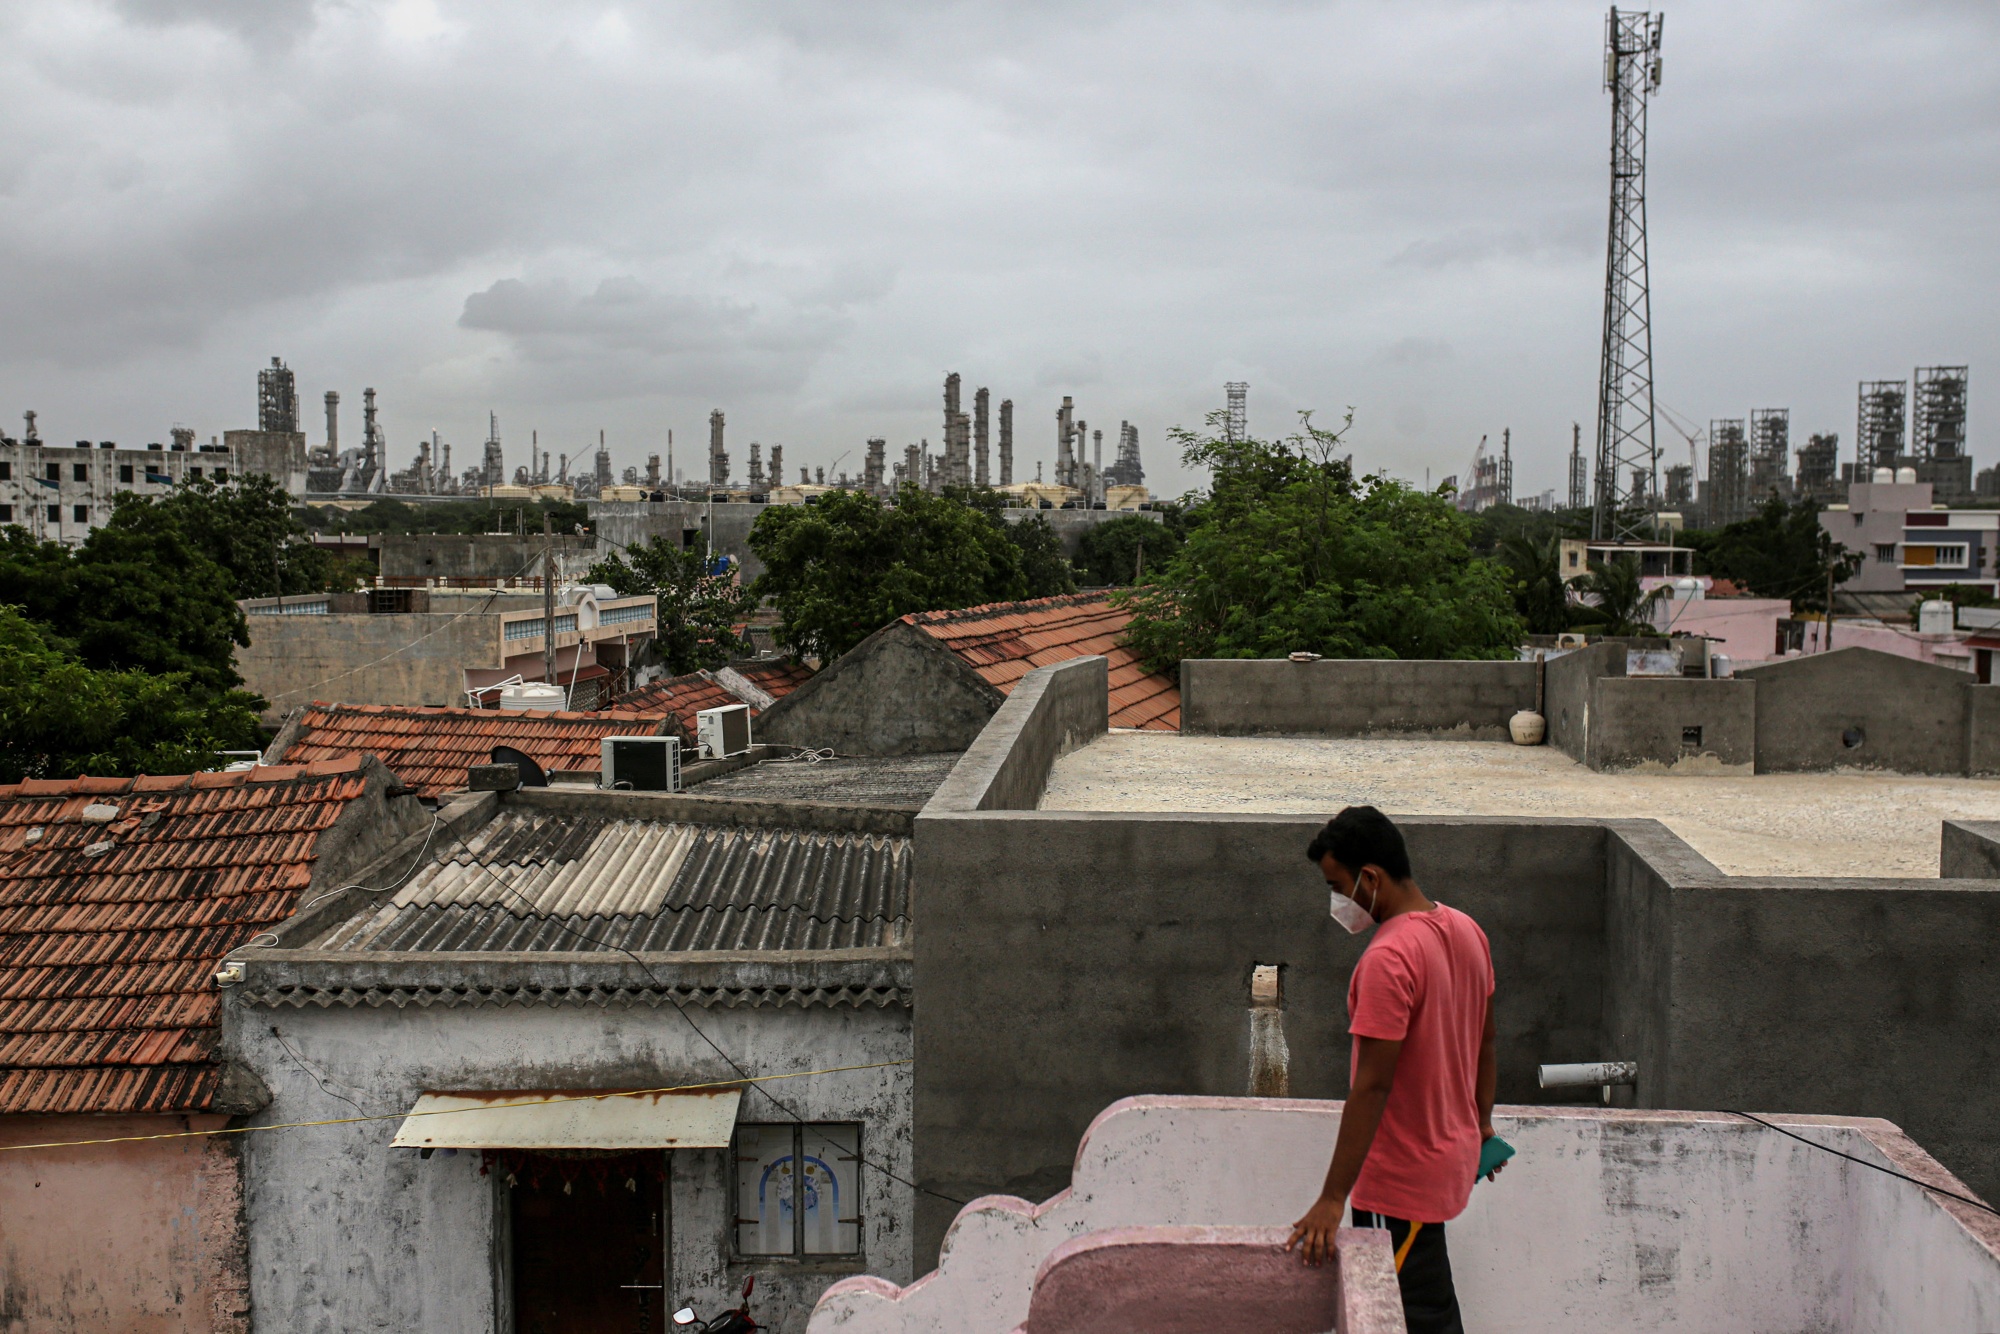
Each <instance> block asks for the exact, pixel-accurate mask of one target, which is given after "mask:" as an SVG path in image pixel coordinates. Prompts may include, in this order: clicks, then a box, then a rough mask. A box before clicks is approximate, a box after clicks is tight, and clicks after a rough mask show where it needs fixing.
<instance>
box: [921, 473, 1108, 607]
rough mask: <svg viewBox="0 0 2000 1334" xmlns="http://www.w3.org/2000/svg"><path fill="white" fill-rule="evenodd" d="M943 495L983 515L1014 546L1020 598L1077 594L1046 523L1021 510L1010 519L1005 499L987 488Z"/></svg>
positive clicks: (947, 490)
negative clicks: (1018, 573)
mask: <svg viewBox="0 0 2000 1334" xmlns="http://www.w3.org/2000/svg"><path fill="white" fill-rule="evenodd" d="M944 494H945V498H946V499H948V500H955V501H957V502H959V503H960V504H962V505H969V506H971V507H972V508H973V509H975V510H977V511H978V512H979V513H981V514H983V515H985V516H986V517H987V518H988V519H990V520H991V521H992V522H993V523H994V524H995V525H997V526H998V527H999V529H1000V531H1001V532H1003V533H1005V534H1006V535H1007V540H1008V541H1009V542H1012V543H1013V544H1014V550H1015V552H1016V553H1018V554H1019V556H1020V559H1021V579H1022V584H1023V587H1024V591H1023V592H1022V593H1021V594H1020V596H1022V597H1024V598H1052V597H1056V596H1058V595H1060V594H1063V593H1074V592H1076V571H1075V569H1073V568H1072V567H1071V565H1070V562H1069V557H1068V556H1067V555H1066V554H1064V552H1063V545H1062V539H1061V538H1060V537H1057V536H1056V530H1055V529H1053V528H1051V527H1050V526H1049V521H1048V520H1047V519H1045V518H1043V517H1042V516H1041V515H1040V514H1038V513H1028V514H1024V513H1023V512H1022V511H1020V510H1014V511H1011V513H1013V514H1014V516H1015V517H1014V518H1012V519H1009V518H1008V517H1007V515H1008V514H1009V513H1010V511H1009V510H1008V509H1007V498H1006V496H1004V495H1002V494H1001V493H1000V492H998V491H995V490H993V489H992V488H990V487H974V486H950V487H946V488H945V491H944Z"/></svg>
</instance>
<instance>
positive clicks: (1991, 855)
mask: <svg viewBox="0 0 2000 1334" xmlns="http://www.w3.org/2000/svg"><path fill="white" fill-rule="evenodd" d="M1938 843H1939V846H1938V874H1939V875H1940V876H1942V877H1944V878H1945V879H1947V880H2000V820H1946V821H1945V822H1944V828H1943V830H1942V831H1941V833H1940V836H1939V840H1938Z"/></svg>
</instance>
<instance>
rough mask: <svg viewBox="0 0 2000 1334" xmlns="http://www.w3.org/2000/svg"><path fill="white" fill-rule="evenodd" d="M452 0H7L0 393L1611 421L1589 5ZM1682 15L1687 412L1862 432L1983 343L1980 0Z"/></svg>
mask: <svg viewBox="0 0 2000 1334" xmlns="http://www.w3.org/2000/svg"><path fill="white" fill-rule="evenodd" d="M434 8H435V12H436V17H437V20H438V21H437V22H436V23H435V24H427V23H426V22H424V21H422V20H424V18H425V14H426V12H427V11H426V10H425V8H424V6H421V5H406V4H397V3H392V0H324V2H323V3H320V4H318V5H313V4H309V3H306V2H305V0H14V3H12V4H9V5H6V6H0V201H4V207H0V310H5V311H6V312H7V313H8V317H9V318H7V319H6V320H4V321H0V400H4V401H0V419H5V420H13V419H14V418H15V414H16V413H17V412H18V411H19V410H20V409H21V408H23V407H28V406H33V407H37V408H39V409H41V410H42V412H43V420H44V422H45V423H46V424H47V425H48V426H49V427H50V428H51V430H56V429H57V423H58V422H63V423H67V424H66V425H64V426H63V427H62V428H61V430H60V431H58V434H68V435H70V436H72V437H82V436H86V435H87V436H91V437H93V438H157V436H158V435H159V434H160V432H161V429H162V427H161V423H162V422H164V421H170V420H172V419H175V418H178V419H181V420H184V421H186V422H188V423H189V424H190V425H194V426H195V427H196V428H197V429H198V430H200V431H201V432H202V433H203V434H204V436H205V435H206V434H208V433H210V432H213V431H216V430H221V429H226V428H228V427H231V426H237V425H242V424H244V421H245V415H246V413H247V412H248V410H249V405H251V404H253V403H254V399H253V398H252V390H253V389H254V380H253V379H252V378H251V377H252V375H253V373H254V370H255V368H256V366H257V365H258V364H259V363H260V362H261V361H262V360H263V359H264V358H266V357H268V356H270V355H272V354H273V353H278V354H282V355H286V356H287V357H289V358H290V359H291V361H292V363H293V365H294V367H295V368H296V369H298V370H299V372H300V374H301V377H302V381H303V383H302V387H304V386H305V385H313V386H320V385H324V386H325V387H341V388H344V389H349V390H355V389H358V387H359V386H360V385H361V384H363V383H374V384H376V385H377V387H378V388H379V389H380V390H381V392H382V394H383V396H384V400H385V401H386V402H391V403H393V404H395V405H396V411H397V414H398V415H397V418H396V420H398V421H403V420H407V421H411V422H419V421H421V422H425V423H437V424H439V425H440V426H441V428H443V429H446V430H447V431H448V432H452V431H455V432H456V433H457V435H458V436H459V437H460V438H467V439H477V438H478V437H479V432H480V431H481V430H482V429H483V425H484V411H485V409H486V407H487V406H489V405H493V406H496V407H497V408H498V409H499V410H500V411H501V412H502V414H503V417H504V418H506V419H508V420H513V421H519V422H521V423H523V424H524V425H525V424H526V423H530V422H533V423H538V424H539V425H540V426H541V427H542V428H543V429H544V432H545V436H546V435H547V434H548V433H549V432H557V433H561V432H566V431H570V430H575V431H576V432H578V433H579V434H578V436H577V438H578V439H584V438H586V436H585V435H584V434H582V433H583V432H586V431H587V432H588V436H587V438H589V439H593V440H594V439H595V433H596V430H597V429H598V428H599V427H600V426H601V427H603V428H605V429H607V430H608V431H609V432H610V437H611V439H612V440H614V441H625V442H630V443H629V444H622V445H619V446H617V447H618V448H627V449H631V450H635V451H641V452H640V454H639V457H638V458H624V459H622V460H621V461H622V462H639V461H642V460H643V451H644V450H645V448H646V447H647V446H646V442H647V441H648V440H650V439H652V438H653V437H654V436H658V435H662V434H663V433H664V431H665V430H666V429H668V428H678V429H679V431H681V432H682V433H683V434H682V436H681V437H680V438H682V439H687V438H690V437H689V435H688V434H687V433H690V432H691V433H693V435H694V436H696V437H698V435H699V432H700V430H701V422H702V421H703V419H704V418H705V416H706V413H707V411H708V409H709V408H710V407H713V406H723V407H725V408H726V409H727V410H728V411H729V413H730V421H731V424H732V429H734V428H735V427H736V426H737V425H738V424H739V423H740V424H741V425H742V427H743V429H745V430H748V431H751V432H754V433H759V434H761V435H762V437H763V438H765V439H773V438H782V439H784V440H785V441H786V442H787V449H786V452H787V457H788V459H789V460H793V461H796V462H798V463H802V464H814V463H820V462H827V461H830V460H831V459H832V458H833V457H834V456H836V455H838V454H839V453H840V452H841V451H842V450H844V449H848V448H851V447H853V446H854V444H855V443H856V442H857V441H860V440H865V439H866V438H867V437H868V436H870V435H885V436H887V437H889V438H890V439H892V440H901V439H911V440H914V439H917V438H919V437H920V436H923V435H929V436H931V437H932V438H933V439H934V440H935V438H936V437H937V434H938V429H937V422H936V420H935V418H936V416H937V385H936V380H937V379H938V378H939V374H940V372H941V370H943V369H945V368H955V369H959V370H961V371H963V372H964V373H965V374H966V376H967V377H968V381H969V382H971V383H974V384H987V385H990V386H991V387H992V388H993V391H994V394H995V395H996V397H1011V398H1013V399H1014V400H1015V403H1016V412H1017V418H1018V420H1019V421H1020V422H1022V423H1023V426H1022V430H1021V440H1022V442H1023V444H1022V450H1023V458H1024V459H1025V460H1027V461H1028V463H1029V465H1030V466H1026V467H1024V468H1023V472H1024V473H1027V474H1029V475H1031V474H1032V467H1031V464H1032V461H1033V460H1034V459H1035V458H1046V457H1048V455H1049V452H1050V451H1051V450H1052V448H1053V445H1052V431H1051V430H1050V429H1049V428H1048V425H1047V423H1048V421H1049V419H1050V413H1052V411H1053V408H1054V405H1055V400H1056V398H1057V397H1058V396H1059V395H1060V394H1062V393H1065V392H1071V391H1072V390H1076V389H1082V388H1085V387H1087V389H1088V395H1089V397H1090V400H1091V403H1092V407H1091V412H1090V416H1091V418H1092V420H1093V421H1095V420H1098V419H1099V418H1102V419H1104V420H1107V421H1115V420H1118V419H1130V420H1132V421H1134V422H1135V423H1136V424H1137V425H1139V427H1140V429H1141V434H1142V439H1143V440H1145V441H1146V442H1147V447H1148V450H1149V453H1148V461H1147V467H1148V472H1149V474H1150V475H1151V476H1153V477H1155V478H1157V480H1158V481H1159V484H1160V489H1161V490H1162V491H1163V492H1167V493H1174V492H1178V491H1179V490H1180V489H1181V488H1182V487H1183V486H1184V485H1187V484H1189V483H1192V482H1194V481H1196V480H1198V479H1196V478H1194V477H1192V476H1189V475H1187V474H1185V473H1184V472H1182V471H1181V470H1180V469H1179V468H1178V466H1177V464H1176V463H1175V462H1174V461H1173V460H1172V459H1170V458H1168V457H1166V455H1167V453H1168V451H1167V449H1166V448H1165V444H1164V442H1165V428H1166V427H1167V426H1169V425H1172V424H1173V423H1175V422H1177V421H1179V422H1193V421H1196V420H1198V416H1197V410H1203V409H1204V405H1207V406H1219V404H1220V400H1221V388H1220V380H1221V379H1223V378H1231V376H1230V375H1228V374H1224V373H1223V372H1224V369H1225V368H1228V367H1244V368H1252V369H1248V370H1246V371H1245V372H1244V375H1245V376H1246V377H1247V378H1248V379H1250V380H1251V382H1252V384H1253V389H1252V413H1253V418H1254V419H1255V420H1258V421H1262V422H1265V423H1267V424H1269V423H1288V422H1290V421H1291V420H1292V419H1293V413H1294V412H1295V410H1297V409H1298V408H1301V407H1318V408H1320V409H1321V410H1322V416H1327V415H1330V414H1331V413H1332V412H1333V411H1335V410H1336V409H1337V408H1339V407H1341V406H1343V405H1345V404H1347V403H1354V404H1356V405H1357V407H1358V408H1359V415H1358V418H1357V424H1356V427H1355V431H1354V436H1353V443H1354V445H1355V448H1356V450H1357V457H1358V458H1361V459H1365V460H1367V461H1369V462H1370V464H1371V466H1374V465H1377V464H1379V465H1382V466H1388V467H1391V468H1395V469H1400V470H1402V471H1403V472H1405V473H1406V475H1420V474H1421V471H1422V469H1423V468H1424V467H1427V466H1428V467H1432V468H1434V470H1435V471H1436V472H1437V473H1438V474H1440V475H1441V474H1442V473H1444V472H1451V471H1458V470H1460V469H1462V467H1463V464H1464V459H1465V458H1466V457H1468V456H1469V454H1470V450H1471V448H1472V445H1473V444H1474V443H1476V441H1477V440H1478V438H1479V436H1480V435H1481V434H1482V433H1496V432H1497V431H1498V430H1499V429H1500V428H1501V427H1502V426H1505V425H1511V426H1512V427H1513V430H1514V436H1513V439H1514V444H1515V458H1516V464H1517V470H1518V471H1517V475H1518V476H1519V477H1520V479H1521V482H1522V485H1523V489H1532V490H1539V489H1540V488H1541V487H1542V486H1545V485H1550V484H1552V483H1553V482H1555V481H1557V480H1558V479H1560V477H1561V476H1562V468H1563V460H1564V458H1565V457H1566V455H1567V452H1568V440H1569V423H1570V421H1571V420H1573V419H1583V420H1587V419H1588V418H1589V416H1590V414H1591V413H1592V411H1593V410H1594V403H1595V383H1596V370H1597V367H1596V352H1597V336H1598V322H1599V320H1600V318H1601V296H1600V291H1601V283H1602V269H1603V256H1602V246H1603V228H1604V213H1603V210H1604V203H1603V200H1604V194H1605V184H1606V182H1605V179H1604V176H1605V162H1606V146H1607V139H1608V121H1609V107H1608V104H1607V102H1606V100H1605V97H1604V94H1603V92H1602V89H1601V88H1600V86H1599V79H1600V69H1601V66H1600V55H1599V50H1598V48H1599V43H1600V42H1601V40H1602V21H1603V13H1602V9H1601V7H1600V5H1599V4H1597V3H1592V4H1583V3H1581V0H1574V2H1571V0H1565V3H1560V4H1543V5H1520V4H1517V3H1509V2H1508V0H1410V2H1409V3H1405V4H1400V5H1393V6H1390V5H1370V4H1362V3H1354V2H1352V0H1348V2H1337V3H1330V4H1328V3H1320V4H1303V3H1296V2H1294V0H1274V2H1273V3H1258V2H1257V0H1238V2H1237V3H1228V4H1225V3H1222V0H1162V2H1161V3H1157V4H1145V5H1142V4H1138V3H1136V2H1135V0H1073V2H1072V3H1066V4H1055V3H1052V0H1037V2H1036V3H1033V4H1023V3H1018V2H1012V3H1010V2H1003V0H957V2H956V3H952V4H948V5H934V4H923V3H920V2H919V0H852V2H851V3H848V4H842V5H827V4H823V3H805V0H780V2H778V3H770V4H752V3H741V2H736V0H723V3H697V2H696V0H661V2H660V3H657V4H650V5H644V6H623V7H620V6H615V5H598V4H592V3H587V0H579V2H577V3H563V2H561V0H547V2H543V0H435V5H434ZM1671 8H1672V10H1673V18H1672V22H1670V23H1669V24H1668V26H1667V47H1668V50H1667V85H1666V88H1665V89H1664V91H1663V92H1662V94H1661V97H1660V99H1659V101H1658V102H1656V103H1655V106H1654V113H1653V118H1652V125H1651V132H1652V145H1651V146H1652V153H1653V158H1652V179H1651V199H1650V207H1651V210H1652V222H1653V234H1652V239H1653V264H1654V275H1653V276H1654V284H1655V285H1654V315H1655V340H1656V349H1657V352H1658V355H1659V367H1658V369H1659V375H1660V394H1661V397H1662V398H1663V400H1665V401H1667V402H1670V403H1673V404H1674V405H1675V406H1676V407H1677V408H1679V409H1681V410H1683V411H1685V412H1687V413H1688V414H1689V415H1690V416H1692V417H1696V418H1699V419H1703V420H1706V419H1707V418H1708V417H1710V416H1722V415H1730V416H1737V415H1742V413H1743V412H1744V411H1747V410H1748V408H1749V407H1750V406H1758V405H1762V404H1765V403H1789V404H1790V405H1791V406H1792V407H1793V408H1794V416H1795V425H1796V427H1797V429H1799V430H1801V431H1804V430H1808V429H1828V428H1831V429H1843V430H1845V431H1849V432H1851V416H1852V402H1851V400H1852V394H1853V380H1854V379H1855V378H1857V377H1858V376H1860V375H1862V374H1874V373H1878V372H1879V371H1880V369H1881V368H1884V367H1888V368H1892V369H1893V368H1895V367H1907V366H1908V365H1911V364H1915V363H1916V362H1918V361H1932V360H1949V361H1954V362H1956V361H1961V360H1963V361H1973V362H1979V363H1981V364H1987V363H1990V362H1992V361H1993V360H1994V359H1995V355H1996V354H2000V328H1996V327H1995V326H1994V324H1993V322H1992V321H1991V320H1990V318H1988V315H1987V312H1986V310H1985V305H1986V304H1987V303H1986V301H1985V300H1984V297H1983V294H1984V293H1987V292H1990V291H1991V290H1992V289H1993V287H1994V285H1995V283H1996V281H2000V253H1997V252H2000V247H1995V246H1994V244H1993V242H1992V239H1991V223H1990V219H1991V216H1992V213H1993V207H1992V206H1993V197H1992V196H1993V188H1992V185H1991V182H1992V181H1994V180H1996V179H2000V141H1996V140H1995V139H1994V137H1993V136H1992V135H1991V133H1990V130H1989V128H1988V127H1989V126H1990V124H1991V120H1992V115H1991V108H1992V107H1993V106H1994V105H1996V104H2000V9H1996V8H1995V7H1994V6H1992V5H1991V4H1990V3H1978V4H1973V3H1956V4H1953V3H1945V2H1943V0H1935V2H1933V3H1928V4H1922V5H1911V4H1906V3H1905V4H1899V3H1892V2H1891V0H1820V2H1819V3H1810V4H1809V3H1806V0H1773V3H1771V4H1768V5H1764V6H1750V7H1745V6H1742V5H1740V4H1724V3H1722V0H1676V3H1675V5H1673V6H1671ZM413 15H414V16H415V20H417V21H414V22H413V19H412V16H413ZM78 16H80V17H78ZM551 275H566V276H567V277H568V279H569V284H568V285H564V284H562V283H560V282H557V281H556V280H555V278H554V277H552V276H551ZM468 293H470V294H472V295H471V296H468V295H467V294H468ZM1406 330H1423V331H1424V336H1425V337H1426V338H1427V339H1434V340H1436V342H1437V343H1438V344H1439V345H1440V346H1448V348H1449V350H1450V353H1451V357H1450V361H1449V362H1448V363H1443V362H1437V361H1431V360H1427V359H1426V358H1427V357H1428V356H1429V351H1430V350H1426V349H1425V348H1422V347H1420V346H1418V345H1417V344H1411V345H1410V346H1408V347H1403V346H1402V345H1401V344H1400V343H1399V342H1398V340H1399V339H1401V338H1402V337H1403V331H1406ZM1432 350H1435V349H1432ZM1440 365H1447V366H1448V369H1449V374H1436V375H1435V376H1433V377H1432V381H1433V382H1432V383H1430V384H1429V385H1428V386H1427V389H1426V392H1425V394H1424V395H1423V396H1422V399H1421V404H1422V417H1421V420H1414V419H1413V418H1412V417H1411V416H1410V414H1408V413H1406V412H1403V411H1402V410H1401V407H1400V405H1402V404H1405V403H1408V402H1410V401H1411V400H1412V397H1413V396H1412V394H1411V392H1410V391H1411V381H1412V377H1413V375H1414V374H1416V373H1419V372H1424V371H1429V370H1432V369H1433V368H1434V367H1437V366H1440ZM1899 373H1906V372H1899ZM1753 400H1754V401H1753ZM1986 401H1987V400H1985V399H1983V398H1981V397H1979V395H1978V391H1977V390H1976V389H1975V397H1974V403H1973V415H1974V421H1973V423H1972V430H1973V444H1974V451H1975V454H1976V455H1977V456H1978V457H1979V460H1980V463H1981V464H1982V465H1984V464H1985V463H1987V462H1990V461H1992V458H1991V455H1992V451H1993V445H1992V444H1991V443H1990V441H1991V439H1992V435H1993V432H1992V430H1991V428H1990V421H1991V418H1990V416H1988V415H1985V414H1986V413H1987V409H1986V408H1985V407H1983V406H1982V404H1984V403H1986ZM1031 422H1034V423H1040V425H1037V426H1035V427H1034V428H1032V430H1031V429H1030V428H1029V427H1028V426H1027V423H1031ZM454 423H457V425H454Z"/></svg>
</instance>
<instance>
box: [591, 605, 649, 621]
mask: <svg viewBox="0 0 2000 1334" xmlns="http://www.w3.org/2000/svg"><path fill="white" fill-rule="evenodd" d="M652 619H653V604H652V603H650V602H638V603H634V604H633V605H632V606H629V607H606V608H605V609H604V610H603V611H602V612H600V613H599V614H598V617H597V623H598V624H599V625H623V624H625V623H626V622H627V621H650V620H652Z"/></svg>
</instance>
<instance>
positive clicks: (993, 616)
mask: <svg viewBox="0 0 2000 1334" xmlns="http://www.w3.org/2000/svg"><path fill="white" fill-rule="evenodd" d="M1131 619H1132V613H1131V612H1129V611H1121V610H1119V609H1118V608H1116V607H1113V606H1112V605H1111V602H1110V600H1109V599H1108V598H1107V597H1106V596H1105V595H1104V594H1102V593H1071V594H1068V595H1066V596H1064V597H1053V598H1037V599H1035V600H1034V601H1031V602H995V603H992V604H990V605H988V606H984V607H967V608H966V609H965V610H963V611H919V612H912V613H911V614H910V615H908V616H905V617H904V618H903V620H904V622H905V623H907V624H909V625H914V626H916V627H917V628H918V629H919V630H922V631H923V632H924V633H925V634H927V635H929V636H931V637H932V638H933V639H935V640H937V641H938V642H939V643H941V644H943V645H944V646H945V647H946V648H948V649H950V650H951V651H952V652H953V653H956V654H957V655H958V656H959V657H961V658H963V659H964V660H965V661H966V662H967V663H969V664H971V666H972V668H973V670H974V671H976V672H978V673H979V674H980V676H982V677H984V678H985V679H986V680H987V681H989V682H991V683H992V684H994V685H996V686H998V687H999V688H1000V689H1001V691H1003V692H1008V693H1011V692H1012V691H1013V689H1014V683H1015V682H1017V681H1019V680H1020V679H1021V678H1022V677H1024V676H1026V675H1027V674H1028V673H1029V672H1031V671H1033V670H1034V669H1035V668H1037V667H1048V666H1052V665H1053V664H1055V663H1058V662H1067V661H1069V660H1070V659H1071V658H1080V657H1084V656H1087V655H1089V654H1095V653H1101V654H1103V655H1104V656H1105V657H1106V658H1108V659H1109V660H1110V668H1111V725H1112V726H1113V727H1144V728H1151V729H1154V730H1157V731H1167V732H1171V731H1175V730H1178V729H1179V727H1180V725H1181V692H1180V687H1179V686H1177V685H1175V684H1174V682H1173V680H1172V678H1170V677H1166V676H1161V675H1159V674H1157V673H1153V672H1148V671H1147V670H1146V669H1145V668H1144V667H1143V666H1141V665H1140V663H1139V658H1138V655H1137V654H1135V653H1133V652H1132V650H1131V649H1129V648H1126V647H1125V645H1124V644H1123V643H1122V642H1121V640H1122V638H1123V636H1124V632H1125V624H1126V622H1128V621H1130V620H1131Z"/></svg>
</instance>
